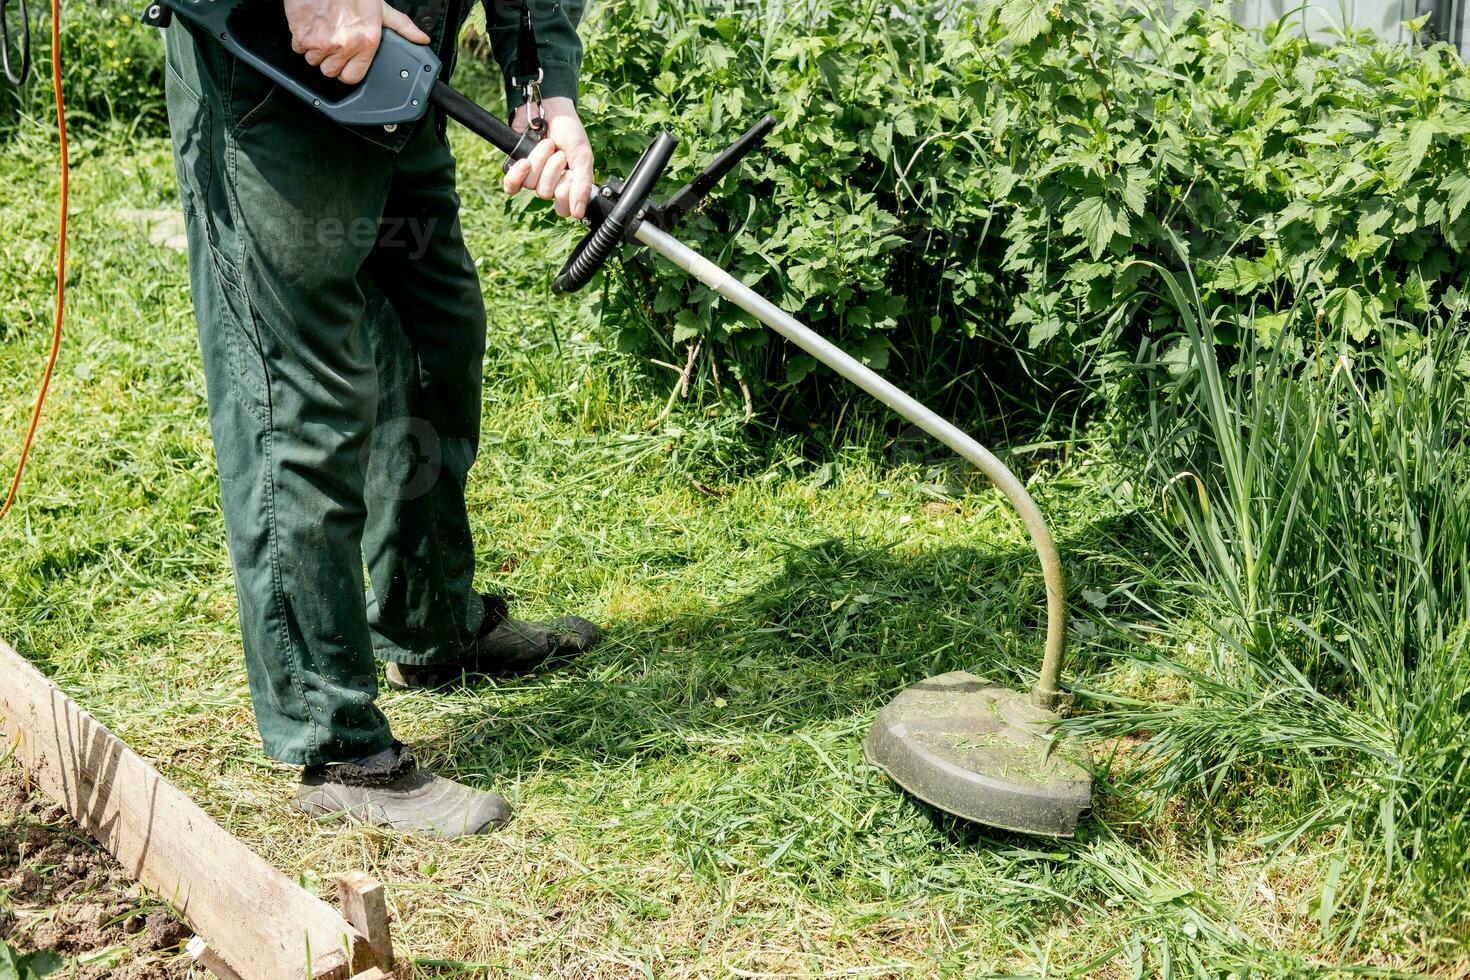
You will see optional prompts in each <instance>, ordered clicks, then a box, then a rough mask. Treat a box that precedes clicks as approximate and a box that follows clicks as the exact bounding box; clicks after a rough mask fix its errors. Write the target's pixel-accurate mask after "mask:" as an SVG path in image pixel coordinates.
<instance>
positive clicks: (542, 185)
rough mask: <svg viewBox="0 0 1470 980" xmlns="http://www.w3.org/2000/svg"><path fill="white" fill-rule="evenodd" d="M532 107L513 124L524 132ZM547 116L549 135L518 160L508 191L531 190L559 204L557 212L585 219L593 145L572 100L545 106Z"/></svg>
mask: <svg viewBox="0 0 1470 980" xmlns="http://www.w3.org/2000/svg"><path fill="white" fill-rule="evenodd" d="M529 112H530V110H529V107H528V106H525V105H523V106H521V107H520V108H519V109H517V110H516V115H515V119H514V120H512V122H511V125H512V127H514V129H515V131H516V132H518V133H524V132H525V131H526V127H527V126H528V125H529V124H530V114H529ZM541 112H542V114H543V115H544V116H545V117H546V135H545V136H543V137H541V142H540V143H537V144H536V148H535V149H534V150H532V151H531V155H530V156H528V157H526V158H525V159H524V160H517V161H516V162H515V163H514V164H512V165H511V168H510V169H509V170H507V171H506V173H505V192H506V193H507V194H515V193H517V192H519V191H521V190H531V191H534V192H535V193H536V195H537V196H538V197H541V198H543V199H544V200H547V201H555V202H556V213H557V214H559V215H561V216H562V217H563V218H565V217H567V216H568V215H570V216H571V217H573V218H576V219H577V220H579V221H580V220H581V219H582V218H583V217H584V216H586V214H587V202H588V201H590V200H591V199H592V145H591V144H590V143H588V142H587V131H586V130H585V129H583V128H582V120H581V119H579V118H577V105H576V103H575V102H573V101H572V100H571V99H568V98H562V97H554V98H550V99H547V100H546V101H544V102H542V103H541Z"/></svg>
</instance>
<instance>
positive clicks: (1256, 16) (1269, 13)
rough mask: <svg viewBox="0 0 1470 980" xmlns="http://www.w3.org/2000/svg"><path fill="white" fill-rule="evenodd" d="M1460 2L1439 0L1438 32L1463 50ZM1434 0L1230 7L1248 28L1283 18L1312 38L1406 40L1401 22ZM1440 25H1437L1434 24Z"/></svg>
mask: <svg viewBox="0 0 1470 980" xmlns="http://www.w3.org/2000/svg"><path fill="white" fill-rule="evenodd" d="M1461 2H1462V0H1439V3H1440V4H1441V5H1443V6H1444V7H1445V8H1446V9H1445V10H1444V11H1443V13H1444V14H1448V15H1449V16H1447V17H1444V18H1443V19H1444V24H1443V26H1440V30H1441V31H1442V32H1443V34H1444V35H1445V36H1446V38H1448V39H1450V40H1454V41H1458V42H1460V49H1461V50H1462V51H1463V50H1465V45H1464V42H1465V40H1466V38H1465V36H1464V33H1465V32H1464V28H1463V26H1462V25H1461V24H1460V23H1459V21H1461V20H1463V17H1461V16H1460V11H1459V7H1460V6H1461ZM1434 7H1435V2H1434V0H1305V2H1303V0H1236V2H1235V3H1233V4H1231V10H1232V12H1233V13H1234V15H1235V19H1236V20H1238V21H1239V22H1240V23H1242V24H1246V25H1249V26H1251V27H1264V26H1266V25H1267V24H1271V23H1274V22H1275V21H1278V20H1280V19H1281V18H1283V17H1287V18H1288V19H1289V21H1291V22H1293V23H1295V24H1296V25H1297V27H1298V29H1302V28H1305V29H1306V30H1307V31H1309V32H1310V33H1311V34H1312V36H1314V37H1317V38H1320V39H1322V40H1329V39H1331V38H1333V37H1335V36H1337V35H1338V34H1340V33H1341V31H1342V29H1343V26H1344V25H1347V26H1351V27H1366V28H1368V29H1369V30H1371V31H1373V32H1374V33H1375V34H1377V35H1378V36H1379V37H1382V38H1387V39H1390V40H1396V41H1408V40H1410V38H1409V32H1408V31H1406V30H1405V29H1404V22H1405V21H1407V20H1412V19H1413V18H1415V17H1420V16H1423V15H1424V14H1427V13H1430V11H1431V10H1433V8H1434ZM1435 26H1439V25H1435Z"/></svg>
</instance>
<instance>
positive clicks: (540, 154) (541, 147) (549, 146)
mask: <svg viewBox="0 0 1470 980" xmlns="http://www.w3.org/2000/svg"><path fill="white" fill-rule="evenodd" d="M555 152H556V144H555V143H553V142H552V141H551V140H549V139H543V140H542V141H541V142H539V143H537V144H536V148H535V149H534V150H532V151H531V154H530V156H528V157H526V162H527V163H528V164H530V169H528V170H527V171H526V179H525V183H524V186H526V187H535V186H536V185H537V184H538V183H540V181H541V171H542V170H543V169H544V168H545V167H546V161H547V160H550V159H551V155H552V154H553V153H555Z"/></svg>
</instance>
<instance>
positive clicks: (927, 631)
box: [420, 540, 1045, 774]
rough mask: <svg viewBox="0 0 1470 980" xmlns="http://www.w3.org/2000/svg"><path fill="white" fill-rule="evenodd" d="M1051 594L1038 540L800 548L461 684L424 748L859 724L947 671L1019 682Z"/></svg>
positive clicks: (519, 764) (466, 756) (579, 760)
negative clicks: (504, 678)
mask: <svg viewBox="0 0 1470 980" xmlns="http://www.w3.org/2000/svg"><path fill="white" fill-rule="evenodd" d="M1043 601H1044V589H1043V584H1042V579H1041V574H1040V570H1039V567H1038V565H1037V562H1036V558H1035V555H1034V554H1033V553H1032V552H1031V550H1030V549H1029V548H1010V549H1004V550H985V549H981V548H973V547H963V548H938V549H934V550H929V551H925V552H923V553H921V554H917V555H909V554H902V553H897V552H896V551H895V550H894V549H892V548H883V547H871V546H863V545H860V544H856V543H853V542H851V541H845V540H828V541H824V542H822V543H820V544H816V545H813V546H805V547H797V548H793V549H792V550H791V551H789V552H788V553H787V554H786V556H785V562H784V569H783V570H782V572H781V573H780V574H779V575H777V576H775V577H774V578H772V579H770V580H769V581H766V582H764V583H762V584H761V585H759V586H758V587H757V588H755V589H753V590H751V591H750V592H749V593H747V594H746V595H745V596H743V597H741V598H740V599H738V600H736V601H734V602H732V603H729V604H727V605H725V606H722V607H719V608H716V609H712V610H710V611H709V612H708V613H704V614H700V615H696V616H684V617H680V618H678V619H675V620H673V621H668V622H656V623H654V622H625V623H619V624H614V625H613V626H612V627H611V628H610V629H609V630H608V639H607V640H606V641H605V642H604V643H603V645H602V646H601V647H599V648H598V649H597V650H595V651H593V652H592V653H591V654H589V655H587V656H586V657H584V658H582V659H581V660H579V661H577V662H576V663H573V664H569V665H567V666H565V667H563V668H561V669H560V670H558V671H553V672H550V673H547V674H545V675H543V676H540V677H536V678H528V679H522V680H516V681H511V682H502V683H499V684H497V685H494V686H488V685H487V686H481V687H471V688H469V689H467V690H465V691H464V692H462V693H461V695H460V698H461V699H460V700H458V701H457V704H458V705H459V706H460V708H461V710H460V711H458V712H456V713H455V717H454V718H453V719H452V721H451V723H450V724H449V725H448V726H447V727H446V729H445V731H444V732H443V733H442V734H441V735H440V736H439V737H438V738H437V739H432V740H430V741H428V742H427V743H423V744H421V745H420V749H421V750H422V751H424V752H425V753H426V754H428V755H429V756H430V757H431V758H436V759H442V760H444V761H446V762H449V763H450V765H451V766H454V767H455V768H458V769H460V770H461V771H462V772H463V771H465V770H466V769H470V770H481V769H482V767H483V771H488V772H492V773H502V774H509V773H513V772H521V773H524V772H532V771H537V770H544V769H547V768H558V767H562V766H573V765H578V764H584V763H588V762H590V763H592V764H594V765H609V764H612V765H615V764H618V763H620V762H623V761H627V760H631V759H635V758H636V759H638V760H640V761H648V760H651V759H654V758H659V757H663V756H666V755H671V754H679V753H684V752H690V751H707V750H708V748H709V746H710V745H711V744H712V743H718V742H719V741H720V740H721V739H732V738H741V737H747V736H750V735H755V734H762V733H764V734H772V735H781V734H789V733H796V732H801V731H803V730H805V729H819V728H825V727H828V726H831V725H833V724H840V723H842V722H844V721H846V722H851V723H858V722H861V721H865V719H866V718H867V716H869V715H870V714H871V713H872V712H873V711H875V710H876V709H877V708H878V707H880V706H881V705H882V704H883V703H885V702H886V701H887V700H888V698H889V697H891V696H892V695H893V694H894V693H896V692H897V691H898V690H899V689H900V688H902V687H904V686H906V685H908V684H910V683H913V682H915V681H917V680H920V679H922V678H924V677H927V676H931V675H933V674H938V673H943V672H945V671H949V670H956V669H968V670H971V671H974V672H976V673H980V674H983V675H985V676H988V677H990V678H991V679H994V680H997V681H1001V682H1003V683H1007V684H1012V685H1015V686H1018V687H1025V686H1027V685H1028V684H1029V683H1030V682H1031V681H1032V680H1033V679H1034V676H1035V675H1034V671H1035V670H1036V669H1037V667H1038V666H1039V662H1040V658H1041V650H1042V642H1043V630H1044V624H1045V609H1044V605H1043Z"/></svg>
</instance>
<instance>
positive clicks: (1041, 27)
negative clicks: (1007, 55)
mask: <svg viewBox="0 0 1470 980" xmlns="http://www.w3.org/2000/svg"><path fill="white" fill-rule="evenodd" d="M1051 5H1052V0H1005V2H1004V3H1003V4H1002V5H1001V8H1000V26H1001V29H1002V30H1004V31H1005V35H1006V40H1008V41H1010V42H1011V43H1012V44H1014V45H1015V46H1016V47H1021V46H1022V45H1026V44H1030V43H1031V42H1032V41H1034V40H1035V39H1036V38H1037V37H1039V36H1040V35H1042V34H1045V33H1046V32H1047V31H1048V30H1050V29H1051V18H1050V17H1049V16H1048V11H1049V10H1050V9H1051Z"/></svg>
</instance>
